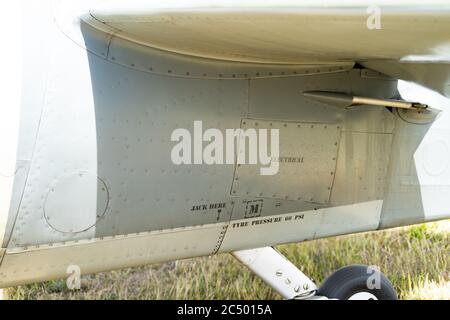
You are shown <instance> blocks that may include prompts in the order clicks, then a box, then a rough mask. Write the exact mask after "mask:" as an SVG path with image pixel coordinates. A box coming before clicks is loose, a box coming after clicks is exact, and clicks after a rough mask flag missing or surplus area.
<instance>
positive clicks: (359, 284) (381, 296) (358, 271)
mask: <svg viewBox="0 0 450 320" xmlns="http://www.w3.org/2000/svg"><path fill="white" fill-rule="evenodd" d="M368 268H369V267H368V266H365V265H351V266H347V267H344V268H341V269H339V270H337V271H336V272H334V273H333V274H331V275H330V276H329V277H328V278H327V279H325V281H324V283H323V284H322V286H321V287H320V288H319V290H318V291H317V295H319V296H325V297H327V298H330V299H339V300H349V299H355V300H397V293H396V292H395V289H394V288H393V287H392V284H391V282H390V281H389V280H388V279H387V278H386V276H385V275H384V274H382V273H380V288H379V289H375V288H374V289H369V288H368V285H367V280H368V279H369V277H371V275H372V274H373V272H369V273H368V270H369V269H368ZM357 294H358V295H357Z"/></svg>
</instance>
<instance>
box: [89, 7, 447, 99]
mask: <svg viewBox="0 0 450 320" xmlns="http://www.w3.org/2000/svg"><path fill="white" fill-rule="evenodd" d="M374 3H375V4H377V5H378V7H374V6H373V4H374ZM377 8H378V9H379V10H380V11H379V12H377ZM378 13H379V14H380V25H379V27H380V28H379V29H377V28H374V22H375V21H374V20H371V19H376V15H377V14H378ZM90 14H91V18H92V20H94V24H95V23H96V22H97V23H98V22H100V23H99V24H100V25H102V27H108V28H110V29H111V30H114V36H116V37H122V38H126V39H128V40H130V41H135V42H138V43H140V44H144V45H148V46H151V47H154V48H158V49H163V50H167V51H171V52H177V53H182V54H186V55H193V56H199V57H205V58H212V59H221V60H231V61H240V62H253V63H270V64H274V63H275V64H315V63H336V62H342V61H348V62H350V61H351V62H358V63H360V64H362V65H364V66H366V67H369V68H372V69H375V70H378V71H381V72H383V73H385V74H388V75H390V76H392V77H395V78H401V79H404V80H409V81H415V82H418V83H420V84H422V85H425V86H428V87H430V88H432V89H434V90H436V91H438V92H440V93H442V94H446V95H450V65H449V62H450V3H449V2H448V1H429V0H416V1H408V4H406V3H405V1H398V0H397V1H375V2H374V1H367V0H364V1H294V0H291V1H286V0H283V1H234V0H232V1H224V0H222V1H198V0H197V1H189V2H182V1H164V2H159V1H158V2H145V1H136V0H134V1H126V2H125V1H113V2H111V1H107V2H105V4H104V6H102V5H99V6H96V7H95V8H94V9H91V10H90ZM368 21H369V22H368ZM368 23H369V25H370V27H368ZM443 31H446V32H443Z"/></svg>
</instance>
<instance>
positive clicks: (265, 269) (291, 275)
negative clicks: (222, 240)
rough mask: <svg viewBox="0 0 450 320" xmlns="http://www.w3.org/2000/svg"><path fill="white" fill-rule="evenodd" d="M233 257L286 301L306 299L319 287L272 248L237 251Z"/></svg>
mask: <svg viewBox="0 0 450 320" xmlns="http://www.w3.org/2000/svg"><path fill="white" fill-rule="evenodd" d="M232 255H233V256H234V257H235V258H236V259H238V260H239V261H240V262H242V263H243V264H244V265H245V266H247V267H248V268H249V269H250V270H251V271H253V272H254V273H255V274H256V275H258V276H259V277H260V278H261V279H262V280H264V282H266V283H267V284H268V285H270V286H271V287H272V288H273V289H274V290H275V291H276V292H278V293H279V294H280V295H281V296H282V297H283V298H285V299H306V298H310V297H312V296H314V295H315V293H316V290H317V286H316V285H315V284H314V282H313V281H312V280H311V279H309V278H308V277H307V276H306V275H305V274H304V273H303V272H301V271H300V270H299V269H298V268H297V267H296V266H295V265H293V264H292V263H291V262H290V261H289V260H287V259H286V258H285V257H284V256H283V255H282V254H281V253H279V252H278V251H277V250H275V249H274V248H272V247H264V248H259V249H251V250H242V251H235V252H233V253H232Z"/></svg>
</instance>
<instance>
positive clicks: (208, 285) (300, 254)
mask: <svg viewBox="0 0 450 320" xmlns="http://www.w3.org/2000/svg"><path fill="white" fill-rule="evenodd" d="M449 234H450V220H448V221H443V222H439V223H429V224H423V225H416V226H412V227H408V228H398V229H393V230H387V231H381V232H372V233H364V234H358V235H351V236H342V237H337V238H330V239H322V240H316V241H311V242H306V243H301V244H290V245H283V246H279V247H278V249H279V250H280V251H281V252H283V253H284V254H285V255H286V256H287V257H288V258H289V259H290V260H291V261H292V262H293V263H294V264H296V265H297V266H301V269H302V271H303V272H305V273H306V274H307V275H309V276H311V277H312V278H313V279H315V280H316V282H317V283H321V282H322V281H323V279H324V277H326V276H327V275H328V274H330V273H331V272H333V271H334V270H336V269H338V268H340V267H342V266H345V265H348V264H353V263H363V264H370V265H376V266H378V267H379V268H380V269H381V270H382V271H383V272H384V273H385V274H386V275H387V276H388V278H389V279H390V280H391V281H392V283H393V285H394V286H395V288H396V289H397V290H398V293H399V298H401V299H450V261H449V260H450V258H449V257H450V255H449V253H450V252H449V250H450V248H449ZM6 295H7V297H8V298H10V299H280V296H279V295H278V294H277V293H275V292H274V291H273V290H271V289H270V288H269V287H267V286H266V285H265V284H264V283H263V282H262V281H261V280H260V279H259V278H257V277H255V276H254V275H253V274H251V273H250V272H249V271H248V270H247V269H246V268H245V267H243V266H241V265H240V264H239V263H238V262H237V261H235V260H234V258H232V257H231V256H229V255H218V256H214V257H206V258H197V259H190V260H184V261H178V262H174V263H166V264H160V265H153V266H146V267H140V268H130V269H125V270H120V271H114V272H108V273H101V274H97V275H91V276H83V278H82V288H81V290H78V291H71V290H68V289H67V287H66V283H65V280H58V281H51V282H46V283H41V284H34V285H28V286H21V287H17V288H11V289H8V290H7V291H6Z"/></svg>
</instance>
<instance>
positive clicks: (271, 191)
mask: <svg viewBox="0 0 450 320" xmlns="http://www.w3.org/2000/svg"><path fill="white" fill-rule="evenodd" d="M242 128H243V129H244V130H247V129H249V128H258V129H267V130H269V131H270V130H274V129H275V130H279V135H280V144H279V148H280V150H279V151H280V154H279V157H278V159H272V161H275V162H277V163H278V165H279V170H278V173H277V174H276V175H273V176H270V175H261V174H260V167H261V165H260V164H257V165H253V164H238V165H237V167H236V173H235V176H234V181H233V187H232V194H233V196H241V197H253V198H274V199H280V200H281V199H282V200H298V201H306V202H312V203H317V204H327V203H328V202H329V200H330V199H329V198H330V193H331V187H332V185H333V179H334V174H335V169H336V161H337V151H338V147H339V140H340V131H341V127H340V125H338V124H333V123H308V122H285V121H268V120H258V119H244V120H243V121H242ZM241 143H242V141H241ZM246 145H248V143H247V144H246ZM240 148H242V146H240ZM248 149H249V148H247V151H248ZM247 158H248V157H247Z"/></svg>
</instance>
